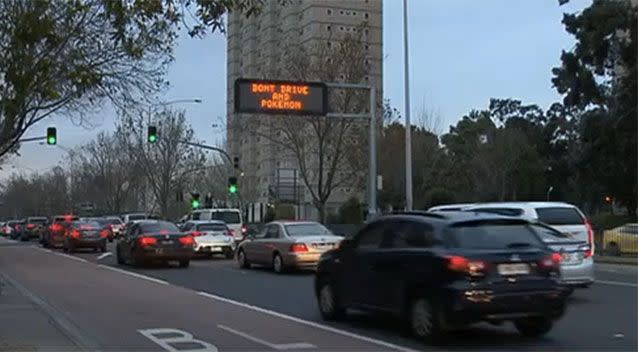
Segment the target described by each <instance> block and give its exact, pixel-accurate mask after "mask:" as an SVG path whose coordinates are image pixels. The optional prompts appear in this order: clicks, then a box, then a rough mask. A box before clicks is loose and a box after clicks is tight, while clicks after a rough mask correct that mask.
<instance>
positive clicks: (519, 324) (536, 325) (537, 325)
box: [514, 317, 554, 337]
mask: <svg viewBox="0 0 638 352" xmlns="http://www.w3.org/2000/svg"><path fill="white" fill-rule="evenodd" d="M553 325H554V324H553V322H552V321H551V320H550V319H547V318H542V317H541V318H526V319H519V320H516V321H515V322H514V326H516V330H518V332H520V333H521V335H524V336H527V337H540V336H543V335H545V334H547V333H548V332H549V331H550V330H551V329H552V326H553Z"/></svg>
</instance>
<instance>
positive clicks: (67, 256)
mask: <svg viewBox="0 0 638 352" xmlns="http://www.w3.org/2000/svg"><path fill="white" fill-rule="evenodd" d="M51 253H53V254H55V255H59V256H60V257H65V258H69V259H72V260H77V261H78V262H83V263H88V261H87V260H86V259H82V258H80V257H76V256H74V255H69V254H64V253H58V252H51Z"/></svg>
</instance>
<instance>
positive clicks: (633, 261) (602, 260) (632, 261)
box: [594, 255, 638, 265]
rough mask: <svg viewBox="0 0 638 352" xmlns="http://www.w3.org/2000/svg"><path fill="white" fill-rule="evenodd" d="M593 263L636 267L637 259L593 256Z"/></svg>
mask: <svg viewBox="0 0 638 352" xmlns="http://www.w3.org/2000/svg"><path fill="white" fill-rule="evenodd" d="M594 263H604V264H625V265H638V257H615V256H607V255H595V256H594Z"/></svg>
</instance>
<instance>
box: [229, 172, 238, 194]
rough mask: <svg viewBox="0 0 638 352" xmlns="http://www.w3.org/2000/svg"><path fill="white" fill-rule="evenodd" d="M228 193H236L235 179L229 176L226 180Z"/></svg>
mask: <svg viewBox="0 0 638 352" xmlns="http://www.w3.org/2000/svg"><path fill="white" fill-rule="evenodd" d="M228 193H231V194H235V193H237V177H234V176H231V177H229V178H228Z"/></svg>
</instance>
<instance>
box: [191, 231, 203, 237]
mask: <svg viewBox="0 0 638 352" xmlns="http://www.w3.org/2000/svg"><path fill="white" fill-rule="evenodd" d="M190 235H191V236H193V237H198V236H201V235H202V233H201V232H199V231H193V232H191V233H190Z"/></svg>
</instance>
